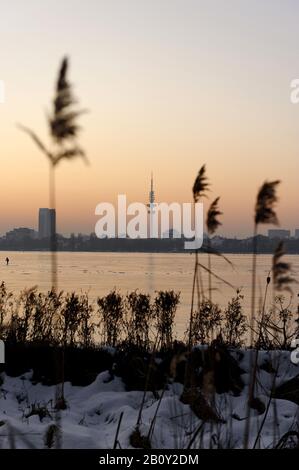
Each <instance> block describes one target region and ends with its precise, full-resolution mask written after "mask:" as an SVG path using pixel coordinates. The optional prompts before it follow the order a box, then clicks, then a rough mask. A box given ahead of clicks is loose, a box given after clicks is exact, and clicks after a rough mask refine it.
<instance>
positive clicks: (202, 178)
mask: <svg viewBox="0 0 299 470" xmlns="http://www.w3.org/2000/svg"><path fill="white" fill-rule="evenodd" d="M209 186H210V184H209V182H208V178H207V176H206V166H205V165H203V166H202V167H201V168H200V170H199V172H198V175H197V177H196V179H195V181H194V184H193V187H192V193H193V201H194V205H195V204H196V203H197V202H198V201H199V199H200V198H201V197H205V195H206V194H205V193H206V191H208V188H209ZM195 287H197V296H198V305H199V304H200V288H199V275H198V250H195V265H194V275H193V283H192V298H191V310H190V320H189V347H190V348H191V344H192V331H193V312H194V297H195Z"/></svg>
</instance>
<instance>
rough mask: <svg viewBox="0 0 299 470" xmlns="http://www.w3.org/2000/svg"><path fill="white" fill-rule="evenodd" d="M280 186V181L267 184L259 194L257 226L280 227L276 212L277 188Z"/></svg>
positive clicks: (256, 214) (256, 206)
mask: <svg viewBox="0 0 299 470" xmlns="http://www.w3.org/2000/svg"><path fill="white" fill-rule="evenodd" d="M279 184H280V181H279V180H276V181H272V182H267V181H266V182H265V183H264V184H263V186H262V187H261V189H260V190H259V192H258V196H257V200H256V205H255V225H256V226H257V225H259V224H274V225H278V219H277V215H276V212H275V210H274V205H275V204H276V203H277V201H278V199H277V195H276V188H277V186H278V185H279Z"/></svg>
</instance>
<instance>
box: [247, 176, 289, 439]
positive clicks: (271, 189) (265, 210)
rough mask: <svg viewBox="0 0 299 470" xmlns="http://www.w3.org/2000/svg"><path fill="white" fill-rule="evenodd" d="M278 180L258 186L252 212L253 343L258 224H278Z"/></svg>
mask: <svg viewBox="0 0 299 470" xmlns="http://www.w3.org/2000/svg"><path fill="white" fill-rule="evenodd" d="M279 184H280V181H278V180H276V181H272V182H268V181H266V182H265V183H264V184H263V185H262V187H261V188H260V190H259V192H258V195H257V200H256V204H255V213H254V230H253V257H252V286H251V313H250V332H251V337H250V344H251V345H252V346H253V344H254V331H255V330H254V316H255V300H256V299H255V291H256V257H257V235H258V227H259V225H260V224H274V225H277V224H278V218H277V215H276V212H275V204H276V203H277V200H278V198H277V194H276V189H277V186H278V185H279ZM257 357H258V352H257V351H256V353H255V359H254V358H253V357H252V356H251V367H250V370H251V371H252V372H251V379H250V386H249V389H248V390H249V391H248V419H247V421H246V426H245V433H244V447H245V448H247V446H248V439H249V433H250V406H251V404H252V403H253V402H254V393H255V383H256V372H257Z"/></svg>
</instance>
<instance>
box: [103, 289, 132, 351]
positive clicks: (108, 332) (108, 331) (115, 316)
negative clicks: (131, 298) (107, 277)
mask: <svg viewBox="0 0 299 470" xmlns="http://www.w3.org/2000/svg"><path fill="white" fill-rule="evenodd" d="M97 303H98V307H99V314H100V324H99V325H100V326H102V327H103V340H104V344H106V345H107V346H113V347H114V346H116V345H117V343H118V342H119V341H120V336H121V331H122V327H123V323H124V313H125V305H124V300H123V298H122V296H121V295H120V294H119V293H118V292H116V291H115V290H114V291H112V292H110V293H109V294H108V295H106V296H105V297H101V298H98V300H97Z"/></svg>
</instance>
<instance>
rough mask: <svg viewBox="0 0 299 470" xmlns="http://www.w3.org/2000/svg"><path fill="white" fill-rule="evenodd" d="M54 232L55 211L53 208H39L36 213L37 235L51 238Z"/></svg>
mask: <svg viewBox="0 0 299 470" xmlns="http://www.w3.org/2000/svg"><path fill="white" fill-rule="evenodd" d="M55 234H56V212H55V209H46V208H41V209H40V210H39V215H38V236H39V238H40V239H42V238H51V237H53V236H54V235H55Z"/></svg>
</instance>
